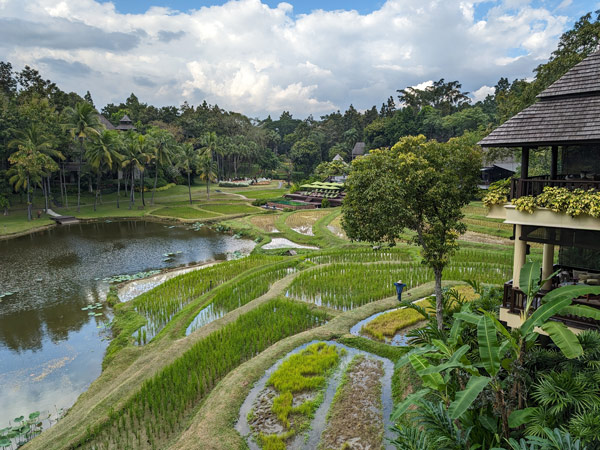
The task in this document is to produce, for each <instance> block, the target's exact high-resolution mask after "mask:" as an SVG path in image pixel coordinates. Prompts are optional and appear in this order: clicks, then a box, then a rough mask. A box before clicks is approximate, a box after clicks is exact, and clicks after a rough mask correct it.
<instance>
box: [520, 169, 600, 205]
mask: <svg viewBox="0 0 600 450" xmlns="http://www.w3.org/2000/svg"><path fill="white" fill-rule="evenodd" d="M546 186H551V187H562V188H567V189H570V190H573V189H583V190H584V191H589V190H591V189H595V190H597V191H600V180H590V179H587V178H566V179H558V180H551V179H550V177H549V176H547V175H544V176H539V177H531V178H513V179H512V180H511V185H510V198H509V200H512V199H515V198H519V197H524V196H527V195H533V196H536V195H540V194H541V193H542V192H543V190H544V188H545V187H546Z"/></svg>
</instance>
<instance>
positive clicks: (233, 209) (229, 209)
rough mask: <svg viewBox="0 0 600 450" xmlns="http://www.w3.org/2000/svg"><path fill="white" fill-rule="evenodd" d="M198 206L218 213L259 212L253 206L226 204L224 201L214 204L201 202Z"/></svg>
mask: <svg viewBox="0 0 600 450" xmlns="http://www.w3.org/2000/svg"><path fill="white" fill-rule="evenodd" d="M198 207H199V208H202V209H203V210H206V211H211V212H216V213H219V214H246V213H255V212H259V211H260V210H259V209H258V208H255V207H254V206H249V205H246V204H237V205H236V204H226V203H216V204H203V205H198Z"/></svg>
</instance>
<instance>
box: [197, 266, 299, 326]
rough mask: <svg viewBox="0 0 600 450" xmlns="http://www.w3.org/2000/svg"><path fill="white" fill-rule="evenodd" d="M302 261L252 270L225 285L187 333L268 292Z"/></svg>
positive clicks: (199, 314)
mask: <svg viewBox="0 0 600 450" xmlns="http://www.w3.org/2000/svg"><path fill="white" fill-rule="evenodd" d="M301 262H302V261H301V260H299V259H295V260H291V261H284V262H282V263H279V264H276V265H273V266H269V267H266V268H264V269H260V270H258V271H255V272H252V273H251V274H249V275H247V276H245V277H243V278H241V279H239V280H238V282H237V283H235V284H230V285H227V286H223V287H222V288H220V289H219V290H218V291H217V292H216V293H215V295H214V296H213V297H212V300H211V303H210V304H209V305H207V306H206V307H204V308H203V309H202V310H201V311H200V312H199V313H198V315H197V316H196V317H195V318H194V320H193V321H192V323H191V324H190V326H188V328H187V330H186V335H187V334H189V333H191V332H193V331H195V330H197V329H198V328H200V327H202V326H204V325H207V324H209V323H210V322H212V321H214V320H216V319H218V318H220V317H223V316H224V315H225V314H227V313H228V312H230V311H233V310H234V309H236V308H239V307H240V306H242V305H245V304H246V303H248V302H249V301H251V300H254V299H255V298H258V297H260V296H261V295H263V294H266V293H267V291H268V290H269V288H270V287H271V286H272V284H273V283H274V282H276V281H277V280H280V279H281V278H283V277H285V276H286V275H289V274H292V273H294V272H295V271H296V270H297V268H298V265H299V264H301Z"/></svg>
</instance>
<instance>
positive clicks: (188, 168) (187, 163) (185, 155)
mask: <svg viewBox="0 0 600 450" xmlns="http://www.w3.org/2000/svg"><path fill="white" fill-rule="evenodd" d="M197 164H198V153H197V152H196V150H195V149H194V146H193V145H192V144H191V143H189V142H186V143H185V144H183V145H181V146H180V147H179V154H178V155H177V166H178V167H179V168H180V169H181V170H183V171H184V172H185V173H186V174H187V180H188V195H189V198H190V205H191V204H192V179H191V178H192V172H193V171H194V170H196V165H197Z"/></svg>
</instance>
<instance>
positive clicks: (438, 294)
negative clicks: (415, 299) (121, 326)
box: [433, 269, 444, 331]
mask: <svg viewBox="0 0 600 450" xmlns="http://www.w3.org/2000/svg"><path fill="white" fill-rule="evenodd" d="M433 274H434V275H435V318H436V319H437V327H438V330H440V331H441V330H442V329H443V327H444V314H443V308H442V269H433Z"/></svg>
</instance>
